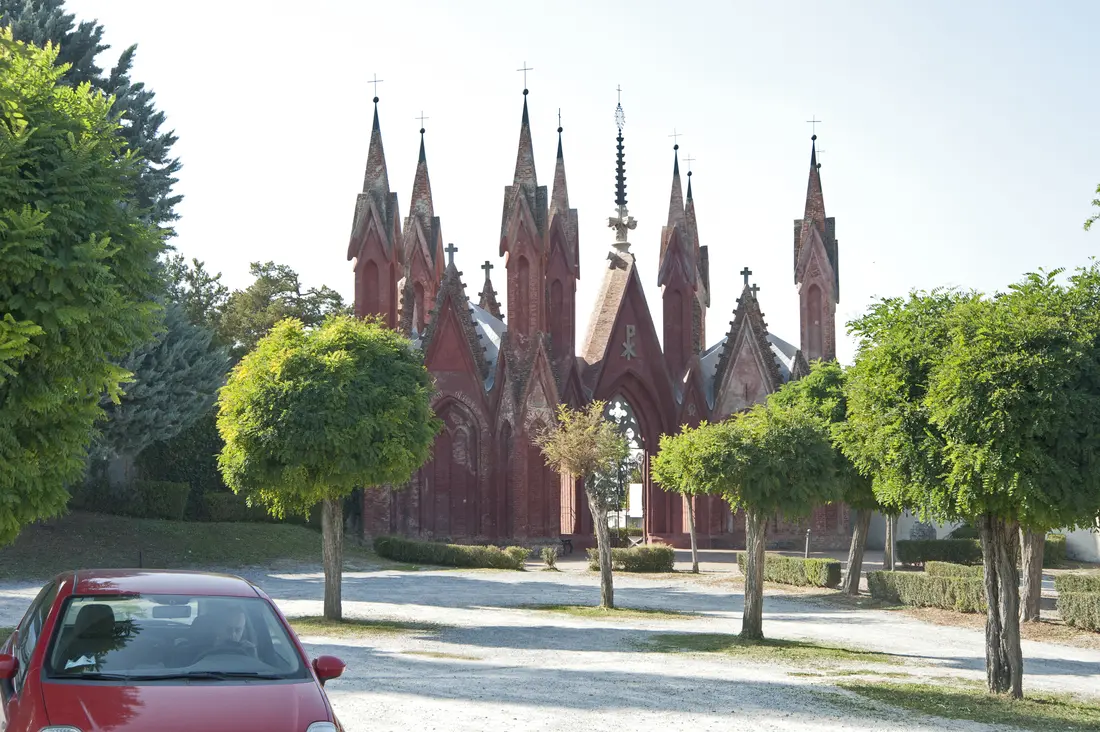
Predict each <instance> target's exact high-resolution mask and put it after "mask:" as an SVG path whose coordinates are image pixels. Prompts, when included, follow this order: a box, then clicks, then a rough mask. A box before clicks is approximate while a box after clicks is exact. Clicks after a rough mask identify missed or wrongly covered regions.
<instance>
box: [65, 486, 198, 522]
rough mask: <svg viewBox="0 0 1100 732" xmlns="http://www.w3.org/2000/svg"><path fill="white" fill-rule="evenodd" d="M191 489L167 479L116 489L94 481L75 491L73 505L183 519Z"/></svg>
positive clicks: (117, 512) (101, 511)
mask: <svg viewBox="0 0 1100 732" xmlns="http://www.w3.org/2000/svg"><path fill="white" fill-rule="evenodd" d="M190 492H191V486H190V485H188V484H187V483H173V482H171V481H166V480H136V481H134V482H133V483H131V484H130V485H128V486H126V487H125V488H118V489H113V488H111V487H110V486H109V485H108V484H107V482H106V481H97V482H94V483H90V484H88V485H84V486H81V487H80V488H78V489H76V491H74V493H73V499H72V507H73V508H76V509H79V510H83V511H94V512H96V513H109V514H113V515H115V516H131V517H134V518H156V519H169V520H171V521H182V520H183V516H184V512H185V511H186V510H187V496H188V494H189V493H190Z"/></svg>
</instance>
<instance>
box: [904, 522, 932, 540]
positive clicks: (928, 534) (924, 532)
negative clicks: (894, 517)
mask: <svg viewBox="0 0 1100 732" xmlns="http://www.w3.org/2000/svg"><path fill="white" fill-rule="evenodd" d="M909 538H910V539H912V540H913V541H933V540H934V539H935V538H936V527H935V526H933V525H932V524H929V523H925V522H924V521H918V522H916V523H915V524H913V525H912V527H910V529H909Z"/></svg>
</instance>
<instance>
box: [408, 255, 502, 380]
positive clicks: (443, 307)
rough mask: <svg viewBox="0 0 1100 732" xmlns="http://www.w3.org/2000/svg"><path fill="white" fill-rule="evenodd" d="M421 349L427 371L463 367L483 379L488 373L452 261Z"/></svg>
mask: <svg viewBox="0 0 1100 732" xmlns="http://www.w3.org/2000/svg"><path fill="white" fill-rule="evenodd" d="M423 348H424V355H425V358H424V362H425V366H426V367H427V368H428V370H429V371H432V372H435V371H463V370H466V371H469V372H470V373H472V374H476V375H477V377H478V380H479V381H482V382H483V381H484V380H485V379H486V378H487V377H488V376H489V365H488V363H487V361H486V359H485V352H484V350H483V348H484V347H483V346H482V345H481V343H480V341H479V339H478V335H477V329H476V327H475V325H474V321H473V317H472V316H471V314H470V304H469V300H467V298H466V288H465V287H464V286H463V284H462V278H461V273H460V272H459V271H458V270H457V269H456V268H455V265H454V262H451V263H450V264H448V265H447V271H446V273H445V274H444V276H443V282H442V284H441V285H440V288H439V295H438V296H437V298H436V308H435V317H433V318H432V320H431V322H430V323H429V324H428V328H427V331H426V332H425V334H424V344H423ZM459 363H461V364H462V366H461V367H459V366H458V364H459Z"/></svg>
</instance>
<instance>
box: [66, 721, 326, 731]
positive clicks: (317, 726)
mask: <svg viewBox="0 0 1100 732" xmlns="http://www.w3.org/2000/svg"><path fill="white" fill-rule="evenodd" d="M77 732H79V730H77ZM306 732H336V725H335V724H333V723H332V722H314V723H313V724H311V725H309V727H306Z"/></svg>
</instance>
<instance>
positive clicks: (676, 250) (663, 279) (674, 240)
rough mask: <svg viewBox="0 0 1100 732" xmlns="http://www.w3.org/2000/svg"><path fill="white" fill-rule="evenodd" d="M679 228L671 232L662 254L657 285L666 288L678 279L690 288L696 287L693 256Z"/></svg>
mask: <svg viewBox="0 0 1100 732" xmlns="http://www.w3.org/2000/svg"><path fill="white" fill-rule="evenodd" d="M681 234H682V231H681V228H680V227H679V226H675V227H673V228H672V230H671V231H669V233H668V236H667V238H666V239H665V242H664V244H663V245H662V252H661V268H660V270H659V271H658V273H657V285H658V286H662V287H663V286H665V285H667V284H669V283H670V282H675V281H676V280H677V279H680V280H682V281H683V282H686V283H687V284H688V285H689V286H691V287H694V285H695V268H694V267H693V266H692V264H691V260H692V257H691V254H690V253H689V251H688V250H687V247H686V246H685V241H684V237H683V236H682V235H681Z"/></svg>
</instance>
